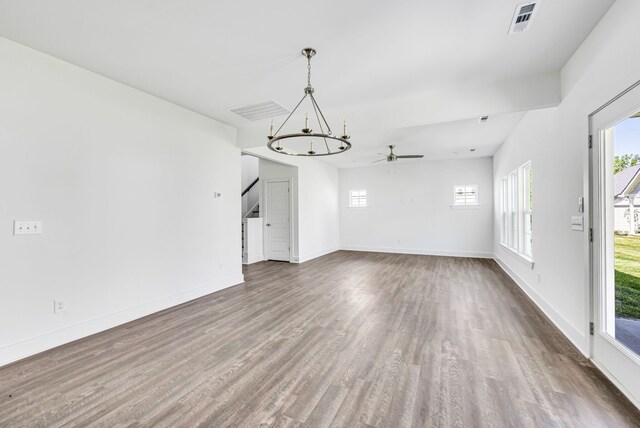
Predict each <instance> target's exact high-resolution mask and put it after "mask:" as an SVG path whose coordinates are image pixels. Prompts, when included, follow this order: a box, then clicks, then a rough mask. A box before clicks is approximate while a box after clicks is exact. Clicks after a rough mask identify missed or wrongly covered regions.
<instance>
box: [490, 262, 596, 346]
mask: <svg viewBox="0 0 640 428" xmlns="http://www.w3.org/2000/svg"><path fill="white" fill-rule="evenodd" d="M494 260H495V261H496V263H498V266H500V268H502V270H503V271H504V272H505V273H506V274H507V275H508V276H509V277H510V278H511V279H512V280H513V281H514V282H515V283H516V284H517V285H518V287H520V289H521V290H522V291H524V293H525V294H526V295H527V296H529V298H530V299H531V300H532V301H533V302H534V303H535V304H536V306H538V308H539V309H540V310H541V311H542V312H543V313H544V314H545V315H546V316H547V318H549V320H551V322H552V323H553V324H554V325H555V326H556V327H557V328H558V329H559V330H560V331H561V332H562V334H564V336H565V337H566V338H567V339H569V341H570V342H571V343H573V345H574V346H575V347H576V348H578V350H579V351H580V352H581V353H582V354H583V355H584V356H585V357H587V358H589V354H590V352H589V343H588V342H589V341H588V338H587V337H586V336H585V334H584V333H583V332H581V331H580V330H579V329H577V328H576V327H574V326H573V324H571V323H570V322H569V321H567V320H566V319H565V318H564V317H563V316H562V315H560V313H558V311H556V310H555V309H554V308H553V306H551V305H550V304H549V303H548V302H547V301H546V300H545V299H544V298H542V296H540V295H539V294H538V293H537V292H536V291H535V290H534V289H533V287H531V286H530V285H529V284H527V282H526V281H525V280H523V279H522V278H521V277H520V276H519V275H518V274H516V273H515V272H514V271H513V270H512V269H511V268H510V267H509V266H508V265H507V264H506V263H505V262H504V261H502V259H500V258H499V257H498V256H495V257H494Z"/></svg>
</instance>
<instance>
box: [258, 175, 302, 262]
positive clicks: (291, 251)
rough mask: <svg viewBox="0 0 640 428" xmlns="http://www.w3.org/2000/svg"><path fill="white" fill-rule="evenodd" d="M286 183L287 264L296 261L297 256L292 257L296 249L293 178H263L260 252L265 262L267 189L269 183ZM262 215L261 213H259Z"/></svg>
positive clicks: (266, 258)
mask: <svg viewBox="0 0 640 428" xmlns="http://www.w3.org/2000/svg"><path fill="white" fill-rule="evenodd" d="M283 181H286V182H287V183H289V263H291V262H293V261H295V260H296V259H297V256H294V251H297V248H296V247H295V246H294V241H295V240H294V239H293V238H294V236H293V230H294V227H293V222H294V220H295V219H294V217H293V178H291V177H281V178H278V177H270V178H265V179H264V181H263V182H262V195H263V196H264V197H263V200H264V214H263V215H262V217H263V218H264V221H263V222H262V246H263V248H262V251H263V254H264V259H265V260H269V259H268V257H267V226H266V224H267V221H266V219H267V209H268V206H269V204H268V203H267V201H268V193H267V187H268V184H269V183H279V182H283ZM260 206H261V207H262V206H263V205H262V204H261V205H260ZM261 214H262V213H261Z"/></svg>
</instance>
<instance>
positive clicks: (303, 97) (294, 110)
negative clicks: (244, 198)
mask: <svg viewBox="0 0 640 428" xmlns="http://www.w3.org/2000/svg"><path fill="white" fill-rule="evenodd" d="M305 98H307V94H306V93H305V94H304V95H303V96H302V99H301V100H300V101H299V102H298V104H296V106H295V107H294V108H293V110H291V113H289V115H288V116H287V118H286V119H285V120H284V122H282V125H280V127H279V128H278V130H277V131H276V132H275V133H274V134H273V135H272V136H271V138H273V137H275V136H276V135H278V132H280V130H281V129H282V127H283V126H284V125H285V124H286V123H287V121H288V120H289V118H290V117H291V115H293V113H295V112H296V110H298V107H300V104H302V102H303V101H304V99H305Z"/></svg>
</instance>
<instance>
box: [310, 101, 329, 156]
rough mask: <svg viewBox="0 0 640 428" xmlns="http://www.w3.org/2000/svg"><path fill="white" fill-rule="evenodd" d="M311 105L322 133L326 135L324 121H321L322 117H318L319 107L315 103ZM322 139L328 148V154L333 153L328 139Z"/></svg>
mask: <svg viewBox="0 0 640 428" xmlns="http://www.w3.org/2000/svg"><path fill="white" fill-rule="evenodd" d="M311 105H312V106H313V111H314V112H315V113H316V119H317V120H318V125H320V132H322V133H323V134H324V126H322V121H321V120H320V116H319V115H318V107H317V106H316V103H314V102H312V103H311ZM322 139H323V140H324V145H325V147H326V148H327V153H331V149H330V148H329V143H327V139H326V138H325V137H322Z"/></svg>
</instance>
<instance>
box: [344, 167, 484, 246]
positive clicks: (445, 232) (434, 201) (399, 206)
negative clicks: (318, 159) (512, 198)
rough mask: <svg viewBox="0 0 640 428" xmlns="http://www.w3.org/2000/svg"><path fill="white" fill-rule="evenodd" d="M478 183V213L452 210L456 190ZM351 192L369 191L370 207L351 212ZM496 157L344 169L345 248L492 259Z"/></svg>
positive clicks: (466, 210) (476, 210)
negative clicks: (493, 164) (493, 168)
mask: <svg viewBox="0 0 640 428" xmlns="http://www.w3.org/2000/svg"><path fill="white" fill-rule="evenodd" d="M460 184H477V185H478V197H479V203H480V206H479V207H478V208H477V209H452V208H451V205H452V204H453V188H454V186H455V185H460ZM349 190H366V191H367V198H368V207H367V208H349V206H348V198H349ZM492 208H493V181H492V160H491V158H477V159H465V160H450V161H431V162H407V163H402V161H399V162H397V163H394V164H386V165H382V166H374V167H368V168H352V169H341V170H340V239H341V245H342V248H344V249H352V250H363V251H383V252H399V253H411V254H437V255H452V256H469V257H491V256H492V229H493V220H492V212H493V211H492Z"/></svg>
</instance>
